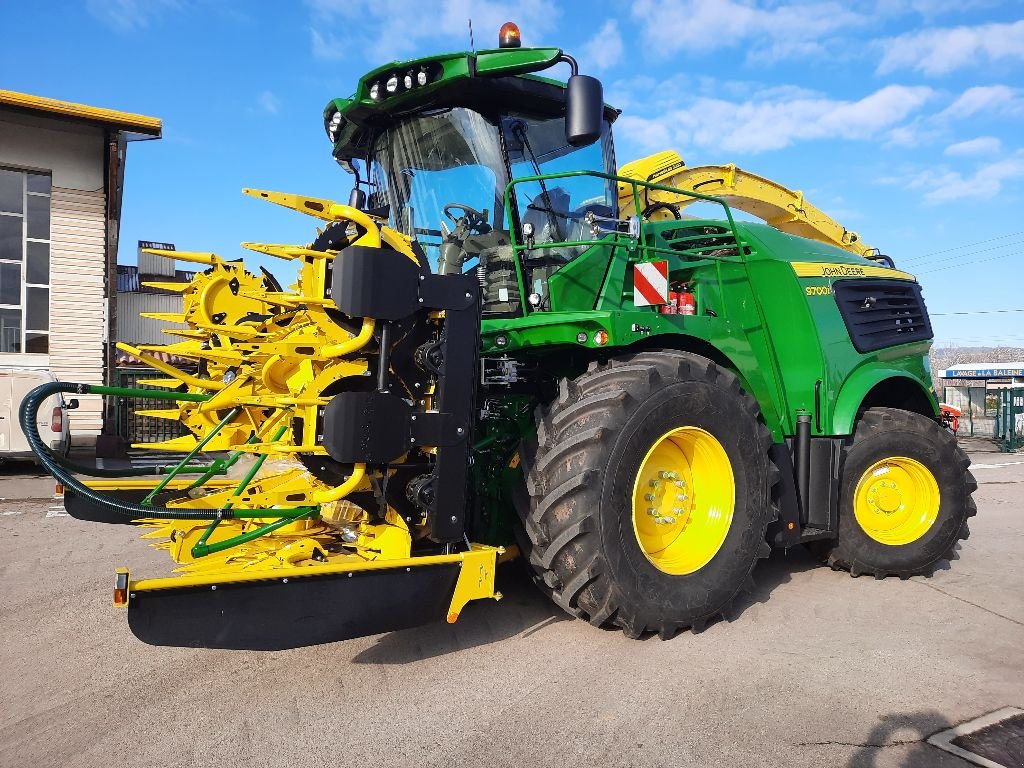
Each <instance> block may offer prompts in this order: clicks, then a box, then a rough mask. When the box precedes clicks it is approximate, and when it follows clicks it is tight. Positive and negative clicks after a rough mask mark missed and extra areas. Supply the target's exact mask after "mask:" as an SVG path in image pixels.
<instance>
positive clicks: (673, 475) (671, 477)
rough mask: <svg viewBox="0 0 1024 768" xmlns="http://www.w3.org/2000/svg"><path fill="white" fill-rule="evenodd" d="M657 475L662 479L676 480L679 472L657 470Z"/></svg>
mask: <svg viewBox="0 0 1024 768" xmlns="http://www.w3.org/2000/svg"><path fill="white" fill-rule="evenodd" d="M658 476H659V477H660V478H661V479H662V480H678V479H679V474H678V473H677V472H659V473H658Z"/></svg>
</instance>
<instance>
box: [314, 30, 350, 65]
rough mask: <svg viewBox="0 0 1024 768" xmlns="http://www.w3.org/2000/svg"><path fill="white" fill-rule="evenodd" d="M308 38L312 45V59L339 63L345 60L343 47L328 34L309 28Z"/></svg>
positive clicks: (339, 41)
mask: <svg viewBox="0 0 1024 768" xmlns="http://www.w3.org/2000/svg"><path fill="white" fill-rule="evenodd" d="M309 38H310V41H311V42H312V44H313V58H315V59H319V60H320V61H340V60H341V59H343V58H345V46H344V45H343V44H342V42H341V40H339V39H338V38H337V37H335V36H334V35H332V34H331V33H330V32H326V33H325V32H321V31H320V30H318V29H316V28H315V27H310V28H309Z"/></svg>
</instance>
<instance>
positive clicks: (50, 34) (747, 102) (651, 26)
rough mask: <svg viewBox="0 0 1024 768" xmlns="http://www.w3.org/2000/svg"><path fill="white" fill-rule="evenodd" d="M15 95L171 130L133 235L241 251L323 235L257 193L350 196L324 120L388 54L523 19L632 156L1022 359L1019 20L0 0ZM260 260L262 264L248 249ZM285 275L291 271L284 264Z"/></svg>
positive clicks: (489, 4) (757, 3) (1023, 83)
mask: <svg viewBox="0 0 1024 768" xmlns="http://www.w3.org/2000/svg"><path fill="white" fill-rule="evenodd" d="M0 10H2V13H0V31H2V33H3V34H2V37H3V40H4V45H3V46H2V47H0V87H3V88H8V89H12V90H20V91H27V92H30V93H34V94H39V95H44V96H50V97H54V98H60V99H65V100H69V101H81V102H85V103H88V104H94V105H97V106H105V107H111V108H115V109H123V110H128V111H135V112H141V113H144V114H149V115H155V116H157V117H160V118H162V119H163V120H164V138H163V139H162V140H161V141H150V142H141V143H136V144H133V145H131V147H130V149H129V157H128V168H127V178H126V191H125V198H124V215H123V221H122V228H121V242H122V246H123V247H122V253H121V254H120V260H121V261H123V262H127V263H133V262H134V244H135V241H136V240H140V239H147V240H166V241H171V242H174V243H176V244H177V246H178V248H179V249H182V250H186V249H187V250H214V251H216V252H218V253H220V254H221V255H224V256H227V257H230V258H235V257H237V256H238V255H240V249H238V247H237V244H238V243H239V242H241V241H243V240H255V241H262V242H306V241H308V240H309V239H310V238H311V233H312V224H313V221H312V220H311V219H307V218H306V217H303V216H300V215H298V214H295V213H291V212H289V211H286V210H284V209H279V208H275V207H273V206H269V205H268V204H266V203H261V202H258V201H256V200H252V199H250V198H246V197H243V196H242V195H241V194H240V193H239V190H240V189H241V188H242V187H246V186H248V187H258V188H265V189H273V190H279V191H289V192H298V193H302V194H307V195H311V196H316V197H328V198H334V199H341V200H343V199H345V198H346V197H347V194H348V189H349V187H350V178H351V177H349V176H348V175H347V174H345V173H343V172H342V171H341V170H340V169H339V168H338V167H337V166H336V165H335V164H334V162H333V160H332V159H331V157H330V146H329V144H328V141H327V139H326V136H325V135H324V132H323V124H322V119H321V111H322V109H323V106H324V105H325V104H326V102H327V101H328V100H329V99H330V98H332V97H334V96H347V95H349V94H350V93H351V92H352V90H353V88H354V86H355V82H356V80H357V79H358V77H359V76H360V75H361V74H363V73H364V72H366V71H368V70H369V69H372V68H374V67H376V66H378V65H380V64H383V63H385V62H387V61H389V60H391V59H395V58H399V59H402V58H411V57H414V56H416V55H422V54H428V53H435V52H442V51H448V50H462V49H465V48H467V47H468V45H467V43H468V33H467V25H466V19H467V18H468V17H470V16H472V18H473V24H474V29H475V31H476V44H477V47H478V48H481V47H490V46H492V45H493V43H494V40H495V39H496V30H497V28H498V27H499V26H500V24H501V22H503V21H505V20H507V19H512V20H515V21H517V22H518V23H519V25H520V27H521V28H522V30H523V38H524V44H526V45H557V46H560V47H562V48H564V49H565V50H566V51H567V52H569V53H571V54H573V55H575V56H576V57H577V58H578V59H579V60H580V63H581V66H582V68H583V70H584V71H585V72H587V73H590V74H595V75H598V76H599V77H601V78H602V80H603V81H604V82H605V87H606V96H607V99H608V101H610V102H611V103H613V104H615V105H616V106H618V107H620V108H622V109H623V110H624V114H623V116H622V117H621V118H620V120H619V122H618V123H617V124H616V129H615V131H616V135H615V138H616V144H617V154H618V157H619V160H620V162H625V161H627V160H630V159H633V158H636V157H640V156H642V155H645V154H648V153H650V152H654V151H658V150H661V149H670V148H671V149H675V150H677V151H678V152H680V153H681V154H682V156H683V157H684V158H685V159H686V161H687V162H688V163H689V164H690V165H701V164H705V163H727V162H734V163H737V164H738V165H740V166H741V167H743V168H747V169H749V170H751V171H754V172H757V173H761V174H763V175H766V176H768V177H770V178H773V179H775V180H777V181H779V182H782V183H784V184H786V185H787V186H790V187H792V188H794V189H801V190H803V191H804V193H805V195H806V196H807V198H808V199H809V200H810V201H811V202H813V203H815V204H816V205H818V206H819V207H821V208H822V209H824V210H825V211H826V212H828V213H830V214H831V215H832V216H834V217H835V218H837V219H838V220H839V221H841V222H842V223H843V224H844V225H845V226H847V227H848V228H850V229H854V230H857V231H858V232H859V233H860V235H861V237H862V239H863V240H864V241H865V242H868V243H870V244H872V245H877V246H879V247H881V248H882V250H883V251H884V252H886V253H889V254H891V255H892V256H894V257H895V259H896V261H897V265H898V266H900V267H902V268H905V269H907V270H908V271H911V272H914V273H916V274H918V275H919V276H920V278H921V282H922V283H923V285H924V287H925V295H926V298H927V300H928V304H929V308H930V310H931V311H932V313H933V323H934V326H935V329H936V335H937V339H938V341H939V342H940V343H954V344H959V345H962V346H967V345H974V344H978V343H982V342H986V341H988V342H990V343H995V344H1012V345H1021V346H1024V312H1019V313H996V314H970V315H959V316H955V315H950V314H948V313H952V312H958V311H960V312H963V311H970V312H974V311H979V310H986V311H992V310H1001V309H1024V296H1022V289H1024V277H1022V275H1021V272H1022V270H1024V5H1022V4H1021V3H1019V2H1002V3H1000V2H995V1H994V0H993V1H987V0H864V2H857V1H849V2H833V1H831V0H679V1H678V2H654V0H633V1H632V2H602V1H601V0H588V1H587V2H577V1H576V0H573V2H555V0H520V1H519V2H508V3H505V2H499V1H498V0H485V1H483V2H470V1H469V0H417V2H406V1H404V0H374V2H361V1H359V0H348V1H347V2H346V1H344V0H308V1H307V2H291V3H286V2H269V1H266V2H259V1H251V2H241V1H239V2H229V1H228V0H62V1H57V2H50V3H46V4H37V3H26V2H21V1H20V0H0ZM246 258H247V259H251V260H252V261H253V263H259V262H258V260H257V259H256V258H255V255H254V254H249V255H247V256H246ZM268 266H269V267H271V268H272V269H274V270H275V271H277V272H279V273H285V275H286V276H287V268H283V267H282V265H281V263H280V262H275V263H273V264H268Z"/></svg>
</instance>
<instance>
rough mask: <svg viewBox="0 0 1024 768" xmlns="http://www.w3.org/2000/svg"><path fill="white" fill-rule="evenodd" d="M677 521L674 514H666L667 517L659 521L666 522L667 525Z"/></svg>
mask: <svg viewBox="0 0 1024 768" xmlns="http://www.w3.org/2000/svg"><path fill="white" fill-rule="evenodd" d="M675 521H676V519H675V518H674V517H672V515H666V516H665V517H663V518H661V520H659V521H658V522H661V523H664V524H665V525H672V523H674V522H675Z"/></svg>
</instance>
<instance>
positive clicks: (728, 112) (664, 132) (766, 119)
mask: <svg viewBox="0 0 1024 768" xmlns="http://www.w3.org/2000/svg"><path fill="white" fill-rule="evenodd" d="M933 95H934V92H933V91H932V89H930V88H926V87H908V86H902V85H889V86H885V87H884V88H880V89H879V90H877V91H875V92H874V93H871V94H869V95H867V96H865V97H864V98H862V99H859V100H857V101H843V100H837V99H831V98H828V97H825V96H822V95H819V94H810V93H808V92H807V91H804V90H802V89H779V90H777V91H776V92H768V97H765V96H763V95H762V96H759V97H757V98H753V99H748V100H746V101H742V102H733V101H725V100H723V99H719V98H709V97H698V98H696V99H694V100H692V101H691V102H690V104H689V105H688V106H687V107H686V108H685V109H676V110H670V111H667V112H665V113H664V114H662V115H660V116H657V117H652V118H645V117H636V116H629V115H626V116H624V117H622V118H620V120H619V122H620V123H621V124H622V126H623V129H622V131H621V133H622V134H625V135H627V136H629V137H630V140H631V141H634V142H636V143H637V144H639V145H641V146H642V147H643V148H644V149H667V148H670V147H678V148H688V147H702V148H708V149H715V150H723V151H726V152H747V153H754V152H765V151H769V150H775V149H783V148H785V147H788V146H790V145H792V144H795V143H797V142H800V141H810V140H817V139H846V140H867V139H872V138H876V137H878V136H880V135H883V134H884V133H885V132H886V131H889V130H891V129H892V128H893V127H895V126H897V125H898V124H899V123H901V122H902V121H903V120H905V119H906V118H907V117H908V116H910V115H911V114H913V113H914V112H915V111H917V110H918V109H920V107H921V106H922V105H924V104H925V103H926V102H927V101H928V100H929V99H930V98H932V96H933Z"/></svg>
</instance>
